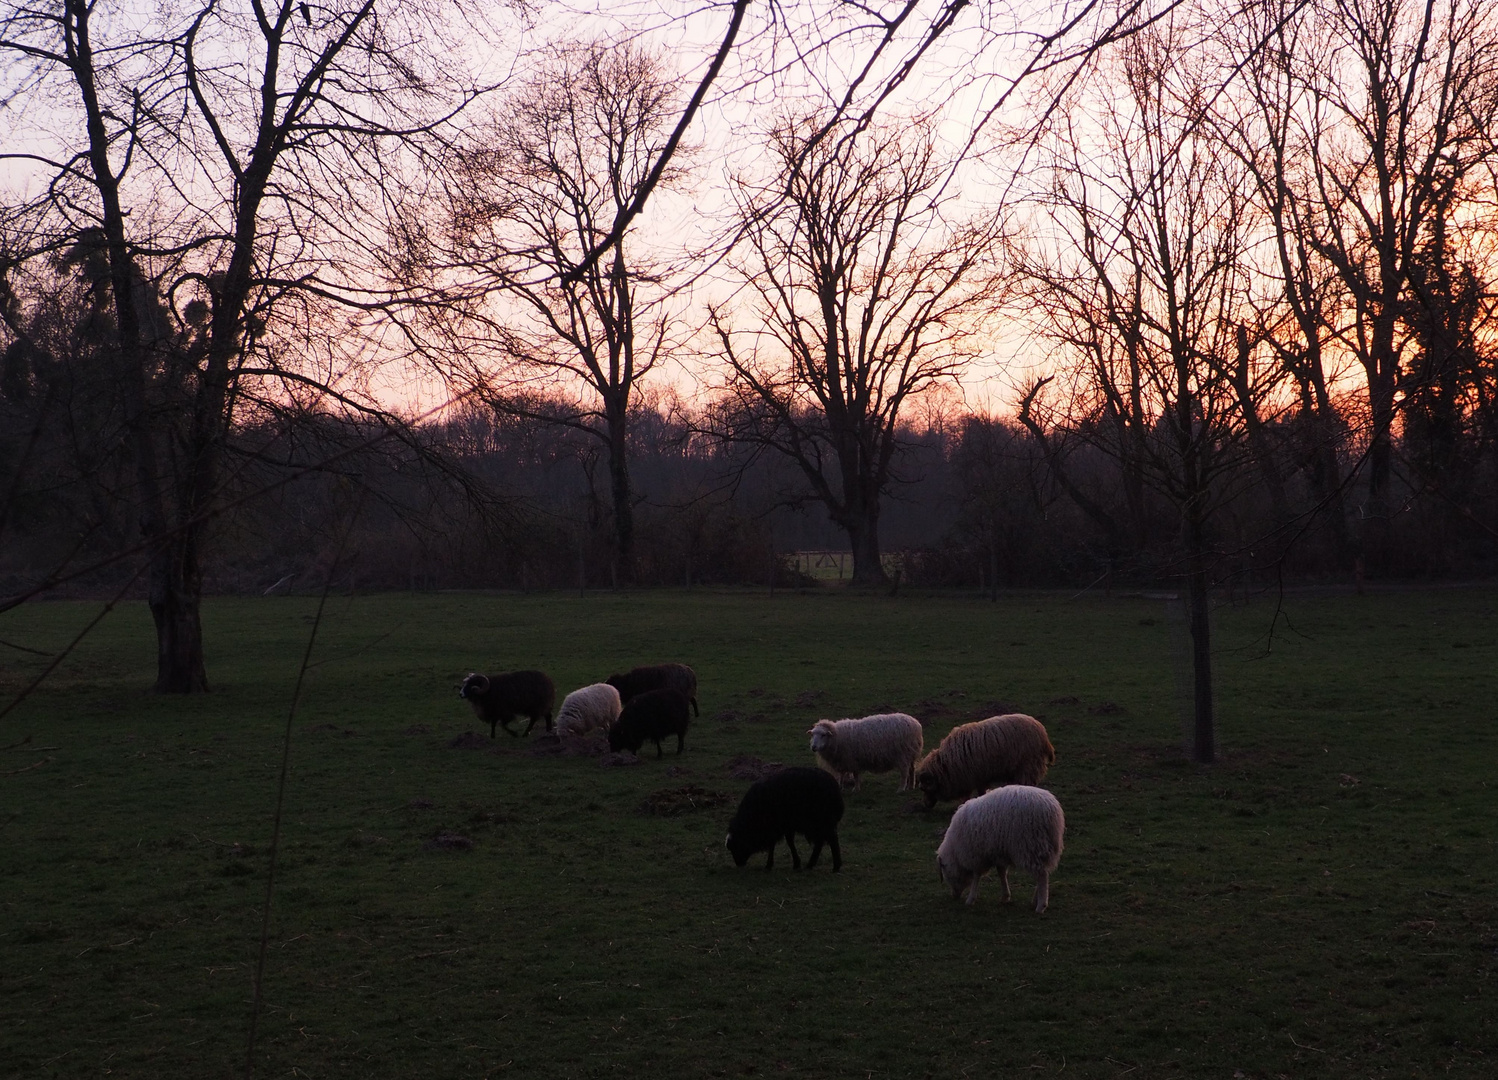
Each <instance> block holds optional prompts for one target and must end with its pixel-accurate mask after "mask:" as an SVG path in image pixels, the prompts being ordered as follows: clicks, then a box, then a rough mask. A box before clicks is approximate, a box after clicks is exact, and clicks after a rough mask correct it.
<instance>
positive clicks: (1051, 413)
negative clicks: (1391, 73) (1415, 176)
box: [1017, 24, 1276, 761]
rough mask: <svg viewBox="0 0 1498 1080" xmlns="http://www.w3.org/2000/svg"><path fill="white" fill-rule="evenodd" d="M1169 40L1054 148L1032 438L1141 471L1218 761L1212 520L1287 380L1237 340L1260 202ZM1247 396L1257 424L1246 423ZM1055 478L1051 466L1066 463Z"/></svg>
mask: <svg viewBox="0 0 1498 1080" xmlns="http://www.w3.org/2000/svg"><path fill="white" fill-rule="evenodd" d="M1176 29H1177V28H1176V27H1173V26H1172V25H1170V24H1164V25H1161V26H1159V27H1156V28H1153V29H1151V30H1150V31H1148V32H1146V33H1142V34H1139V35H1136V36H1135V37H1134V38H1132V39H1131V40H1130V41H1129V42H1128V43H1127V44H1126V45H1125V46H1124V47H1123V50H1122V52H1121V57H1120V62H1119V64H1118V66H1117V67H1116V68H1111V67H1109V68H1105V69H1104V72H1103V74H1104V75H1110V76H1113V75H1116V77H1115V78H1109V79H1107V80H1106V81H1104V80H1100V81H1099V83H1098V84H1096V85H1093V86H1090V87H1089V88H1088V89H1089V90H1090V96H1089V97H1088V98H1086V99H1085V100H1079V101H1077V102H1075V112H1074V115H1082V114H1083V113H1084V111H1085V113H1086V114H1087V115H1089V116H1091V117H1092V120H1093V121H1094V122H1093V123H1088V124H1086V125H1082V124H1078V125H1077V126H1072V124H1071V123H1070V122H1069V121H1068V120H1067V119H1066V118H1064V117H1058V118H1056V122H1055V126H1054V128H1053V130H1052V132H1051V134H1050V135H1049V136H1048V138H1047V139H1046V142H1045V146H1046V149H1047V151H1048V154H1049V161H1048V168H1047V169H1046V172H1045V175H1044V178H1043V179H1044V185H1045V186H1044V187H1043V188H1042V189H1041V191H1040V192H1039V193H1038V195H1037V197H1036V202H1037V204H1038V207H1039V208H1040V209H1041V210H1042V211H1043V214H1044V216H1043V217H1042V218H1040V219H1039V220H1038V222H1037V224H1036V226H1035V232H1034V235H1033V238H1032V240H1031V242H1030V243H1029V244H1028V245H1026V247H1025V248H1023V249H1022V250H1021V251H1020V252H1018V253H1017V267H1018V270H1019V272H1020V273H1021V274H1022V275H1023V279H1024V281H1025V282H1027V288H1026V295H1027V296H1028V297H1029V298H1030V299H1031V300H1032V301H1033V304H1034V315H1035V317H1036V318H1037V320H1038V322H1039V330H1040V332H1041V333H1042V334H1043V335H1045V336H1046V337H1048V338H1050V339H1051V340H1054V341H1055V342H1056V343H1057V344H1058V345H1059V346H1060V349H1061V351H1060V354H1059V356H1058V360H1059V361H1060V362H1061V365H1062V366H1061V377H1062V378H1063V379H1064V380H1065V381H1064V382H1061V383H1059V384H1058V386H1059V387H1060V388H1061V389H1062V393H1061V394H1060V395H1059V396H1053V400H1052V402H1051V404H1050V406H1049V408H1047V407H1046V406H1045V405H1044V404H1043V401H1044V399H1043V398H1042V396H1041V395H1042V393H1043V392H1044V391H1045V388H1046V386H1047V385H1048V383H1049V380H1041V381H1040V382H1038V383H1036V384H1035V385H1034V386H1032V387H1031V389H1030V391H1029V393H1028V394H1027V396H1026V398H1025V400H1024V403H1023V408H1022V420H1024V422H1025V423H1026V426H1027V427H1029V428H1030V430H1031V431H1032V433H1034V434H1035V435H1036V437H1037V438H1038V439H1041V440H1042V444H1043V445H1045V443H1047V442H1050V441H1051V440H1053V439H1054V438H1055V437H1056V436H1057V435H1066V434H1069V435H1070V436H1071V437H1073V438H1078V439H1082V440H1085V441H1087V442H1089V443H1091V444H1092V445H1094V446H1096V447H1097V448H1099V449H1101V450H1102V451H1104V452H1105V453H1107V454H1108V455H1109V456H1110V457H1112V458H1113V459H1114V460H1115V461H1117V462H1118V463H1119V465H1120V467H1123V468H1129V469H1136V470H1137V473H1138V476H1139V477H1140V479H1141V480H1142V481H1144V482H1145V483H1146V484H1148V486H1149V487H1150V489H1151V490H1153V491H1154V492H1155V493H1156V494H1157V495H1159V496H1163V497H1164V499H1165V500H1166V502H1167V503H1168V505H1169V506H1170V507H1171V508H1172V509H1173V510H1174V512H1175V514H1176V515H1177V519H1178V522H1179V534H1178V535H1179V544H1180V547H1179V552H1180V554H1179V563H1178V566H1179V573H1180V575H1181V576H1182V577H1183V578H1184V579H1185V582H1186V586H1187V594H1188V602H1187V607H1188V613H1189V622H1190V633H1191V644H1192V668H1193V687H1194V689H1193V714H1194V734H1193V754H1194V756H1195V757H1196V758H1197V760H1200V761H1211V760H1213V759H1214V757H1215V754H1216V735H1215V719H1214V715H1213V702H1212V654H1211V628H1210V621H1209V599H1210V597H1209V590H1210V585H1211V569H1212V562H1213V540H1212V527H1213V519H1214V514H1215V512H1216V510H1217V508H1218V507H1219V506H1220V505H1221V504H1222V502H1223V501H1224V500H1225V499H1226V498H1227V497H1228V496H1229V495H1230V494H1231V491H1232V488H1233V483H1234V480H1235V478H1239V477H1241V476H1242V475H1243V474H1244V471H1245V468H1246V466H1248V465H1249V464H1251V449H1252V439H1251V434H1250V431H1249V427H1248V424H1247V423H1246V420H1245V417H1246V416H1247V415H1254V414H1255V413H1256V410H1257V409H1258V408H1259V407H1261V406H1262V404H1263V402H1264V401H1265V400H1266V399H1267V398H1268V397H1269V396H1270V394H1271V392H1272V390H1273V384H1274V379H1275V377H1276V369H1274V368H1273V365H1269V366H1268V369H1267V370H1266V369H1265V366H1264V365H1262V364H1259V363H1256V362H1255V360H1254V355H1253V350H1251V349H1250V348H1249V347H1248V345H1247V343H1246V342H1245V341H1244V339H1243V336H1242V335H1241V334H1240V331H1241V329H1242V320H1243V319H1244V318H1245V317H1246V316H1247V315H1249V314H1251V305H1250V303H1249V300H1250V297H1249V295H1248V286H1249V281H1250V278H1249V274H1248V263H1247V258H1246V252H1245V244H1246V241H1247V237H1248V224H1249V207H1248V205H1247V195H1248V192H1249V188H1248V185H1247V183H1246V181H1245V180H1244V178H1243V176H1242V171H1241V169H1240V168H1238V167H1237V166H1236V164H1235V163H1234V161H1233V160H1232V159H1231V157H1230V156H1229V155H1228V154H1227V152H1226V151H1225V150H1224V148H1223V147H1222V146H1221V145H1220V144H1219V143H1217V142H1216V140H1214V139H1212V138H1211V137H1210V136H1209V135H1207V134H1206V133H1204V131H1203V129H1202V128H1201V126H1200V125H1201V120H1202V114H1201V111H1200V110H1201V103H1202V101H1203V100H1204V98H1205V96H1206V95H1203V94H1202V93H1201V89H1202V84H1201V82H1200V81H1199V76H1198V74H1197V73H1195V72H1193V71H1192V70H1191V69H1190V66H1189V64H1190V59H1189V58H1188V57H1187V56H1186V55H1185V54H1184V52H1183V50H1181V49H1180V41H1179V40H1178V39H1177V36H1176V33H1175V32H1174V31H1175V30H1176ZM1245 395H1247V396H1248V397H1249V398H1250V399H1251V401H1252V403H1253V406H1254V407H1253V408H1251V409H1249V410H1245V409H1243V407H1242V399H1243V397H1244V396H1245ZM1053 460H1054V459H1053Z"/></svg>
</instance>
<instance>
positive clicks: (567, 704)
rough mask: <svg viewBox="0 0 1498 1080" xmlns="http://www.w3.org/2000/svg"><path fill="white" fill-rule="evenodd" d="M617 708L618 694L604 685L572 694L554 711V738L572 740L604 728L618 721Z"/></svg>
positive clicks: (582, 689)
mask: <svg viewBox="0 0 1498 1080" xmlns="http://www.w3.org/2000/svg"><path fill="white" fill-rule="evenodd" d="M621 708H623V706H622V704H621V703H620V701H619V691H617V690H615V689H614V688H613V687H612V686H610V685H609V684H608V683H594V684H593V685H591V686H584V687H582V688H581V689H578V690H574V691H572V693H570V694H568V695H567V696H566V697H565V698H563V699H562V707H561V708H560V709H558V710H557V734H558V735H560V736H562V737H563V738H567V737H569V736H571V737H574V738H575V737H576V736H579V735H586V734H587V733H588V732H590V731H594V730H596V729H598V728H607V727H608V726H609V725H610V724H612V723H613V722H614V721H615V720H616V719H617V718H618V716H619V710H620V709H621Z"/></svg>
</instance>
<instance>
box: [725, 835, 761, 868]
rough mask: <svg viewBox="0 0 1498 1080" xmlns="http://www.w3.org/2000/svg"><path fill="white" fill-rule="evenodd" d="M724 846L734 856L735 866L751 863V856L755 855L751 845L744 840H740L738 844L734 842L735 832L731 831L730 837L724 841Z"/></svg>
mask: <svg viewBox="0 0 1498 1080" xmlns="http://www.w3.org/2000/svg"><path fill="white" fill-rule="evenodd" d="M723 846H724V847H726V848H727V849H728V853H729V854H730V855H732V856H733V865H735V866H743V865H744V864H745V863H746V862H748V861H749V856H750V855H753V854H754V852H753V851H752V850H751V849H750V847H749V845H748V844H747V843H745V842H744V841H743V840H742V839H740V840H739V841H738V842H737V843H735V842H734V839H733V831H732V830H731V829H730V830H729V833H728V836H727V837H725V838H724V840H723Z"/></svg>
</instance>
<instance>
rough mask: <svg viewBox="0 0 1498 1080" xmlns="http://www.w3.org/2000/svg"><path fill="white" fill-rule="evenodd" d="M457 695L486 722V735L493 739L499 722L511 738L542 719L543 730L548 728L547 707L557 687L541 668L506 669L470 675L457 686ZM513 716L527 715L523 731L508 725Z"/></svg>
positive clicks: (550, 707)
mask: <svg viewBox="0 0 1498 1080" xmlns="http://www.w3.org/2000/svg"><path fill="white" fill-rule="evenodd" d="M458 696H459V697H460V698H462V699H463V700H464V701H466V702H468V704H469V705H471V706H472V707H473V711H474V714H475V715H477V716H478V718H479V719H480V720H482V721H483V722H484V723H486V724H488V725H489V738H491V739H492V738H494V730H495V727H496V725H499V724H503V725H504V728H505V731H507V732H509V733H510V734H511V735H512V736H514V737H515V738H519V737H520V735H521V734H525V735H529V734H530V733H531V728H533V727H535V726H536V721H537V720H541V719H543V718H544V719H545V721H546V730H547V731H550V730H551V709H552V706H553V705H554V704H556V700H557V688H556V687H555V686H553V685H552V682H551V679H550V677H549V676H548V675H547V674H546V672H544V671H509V672H506V673H505V674H503V675H477V674H471V675H469V676H468V677H467V678H465V679H464V680H463V685H462V686H460V687H458ZM517 716H528V717H530V721H531V722H530V723H529V724H526V725H525V731H524V732H523V733H520V732H516V731H515V729H514V728H512V727H510V722H511V721H512V720H514V719H515V717H517Z"/></svg>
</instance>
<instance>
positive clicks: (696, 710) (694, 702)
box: [692, 698, 702, 716]
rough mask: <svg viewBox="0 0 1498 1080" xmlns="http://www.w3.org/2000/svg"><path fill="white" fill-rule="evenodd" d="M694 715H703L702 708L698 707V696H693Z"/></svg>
mask: <svg viewBox="0 0 1498 1080" xmlns="http://www.w3.org/2000/svg"><path fill="white" fill-rule="evenodd" d="M692 715H693V716H701V715H702V710H701V709H699V708H697V699H696V698H692Z"/></svg>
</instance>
